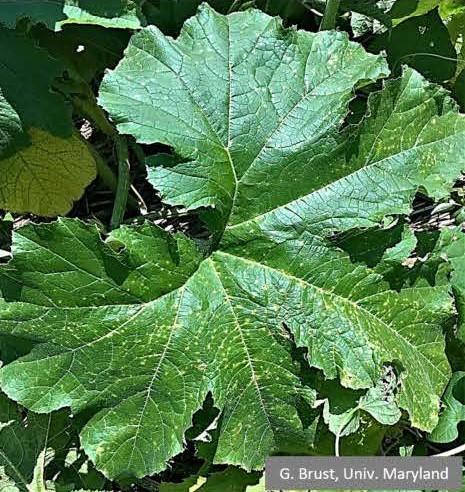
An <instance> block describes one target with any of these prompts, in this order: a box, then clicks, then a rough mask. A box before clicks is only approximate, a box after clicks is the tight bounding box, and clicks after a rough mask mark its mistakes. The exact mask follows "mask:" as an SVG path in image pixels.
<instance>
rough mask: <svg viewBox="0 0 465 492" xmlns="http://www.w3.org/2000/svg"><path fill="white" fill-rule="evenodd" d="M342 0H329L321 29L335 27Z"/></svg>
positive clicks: (326, 29) (325, 29) (327, 29)
mask: <svg viewBox="0 0 465 492" xmlns="http://www.w3.org/2000/svg"><path fill="white" fill-rule="evenodd" d="M340 3H341V0H327V1H326V8H325V13H324V15H323V19H322V21H321V24H320V31H329V30H331V29H335V27H336V19H337V14H338V12H339V5H340Z"/></svg>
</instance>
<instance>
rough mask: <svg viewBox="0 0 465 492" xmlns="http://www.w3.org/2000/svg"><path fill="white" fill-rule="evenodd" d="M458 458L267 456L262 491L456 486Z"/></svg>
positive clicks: (459, 479)
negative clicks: (264, 489)
mask: <svg viewBox="0 0 465 492" xmlns="http://www.w3.org/2000/svg"><path fill="white" fill-rule="evenodd" d="M461 487H462V458H460V457H450V458H449V457H448V458H443V457H417V456H415V457H405V458H402V457H398V458H397V457H372V456H370V457H358V458H349V457H347V458H346V457H340V458H336V457H308V456H307V457H305V456H304V457H302V456H300V457H298V456H296V457H287V456H274V457H272V458H268V459H267V461H266V469H265V488H266V490H291V489H293V490H308V489H313V490H318V489H359V490H360V489H362V490H363V489H384V490H389V489H404V490H405V489H406V490H418V489H443V490H444V489H449V490H454V489H460V488H461Z"/></svg>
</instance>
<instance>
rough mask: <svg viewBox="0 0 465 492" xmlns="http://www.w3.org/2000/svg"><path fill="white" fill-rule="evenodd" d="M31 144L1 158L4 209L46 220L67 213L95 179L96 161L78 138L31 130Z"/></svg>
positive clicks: (0, 191)
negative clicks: (37, 216)
mask: <svg viewBox="0 0 465 492" xmlns="http://www.w3.org/2000/svg"><path fill="white" fill-rule="evenodd" d="M29 137H30V141H31V144H30V145H29V146H27V147H26V148H19V149H18V151H17V152H15V153H13V154H12V155H11V156H7V157H4V158H3V159H2V158H0V208H6V209H9V210H14V211H15V212H32V213H34V214H37V215H42V216H55V215H59V214H65V213H67V212H68V211H69V210H70V209H71V207H72V205H73V201H74V200H77V199H78V198H80V197H81V195H82V193H83V191H84V188H85V187H86V186H87V185H88V184H89V183H90V182H91V181H93V180H94V179H95V161H94V158H93V156H92V154H91V152H90V150H89V148H88V147H87V145H86V144H85V143H84V142H83V141H81V139H80V138H79V137H77V136H71V137H69V138H60V137H55V136H53V135H51V134H48V133H46V132H44V131H43V130H39V129H34V128H31V129H30V130H29Z"/></svg>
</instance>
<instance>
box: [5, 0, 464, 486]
mask: <svg viewBox="0 0 465 492" xmlns="http://www.w3.org/2000/svg"><path fill="white" fill-rule="evenodd" d="M386 72H387V69H386V64H385V62H384V60H383V59H382V58H381V57H377V56H373V55H369V54H367V53H366V52H364V51H363V49H362V48H361V47H360V46H358V45H356V44H354V43H351V42H349V41H348V39H347V36H346V35H344V34H340V33H336V32H324V33H319V34H312V33H305V32H303V31H295V30H285V29H283V28H282V26H281V25H280V23H279V21H277V20H275V19H272V18H270V17H268V16H267V15H265V14H263V13H260V12H258V11H248V12H244V13H236V14H231V15H229V16H227V17H224V16H221V15H219V14H217V13H215V12H214V11H213V10H212V9H211V8H210V7H208V6H203V7H202V8H201V10H200V11H199V14H198V15H197V16H196V17H195V18H194V19H192V20H190V21H188V23H187V24H186V26H185V28H184V30H183V32H182V33H181V36H180V38H179V39H178V40H177V41H173V40H172V39H171V38H167V37H165V36H164V35H163V34H161V32H160V31H159V30H157V29H156V28H153V27H150V28H147V29H145V30H143V31H142V32H141V33H139V34H137V35H136V36H135V37H134V38H133V40H132V42H131V44H130V46H129V48H128V50H127V51H126V56H125V58H124V60H123V61H122V62H121V63H120V65H119V66H118V67H117V68H116V69H115V71H114V72H112V73H110V74H109V75H107V76H106V78H105V80H104V82H103V84H102V89H101V94H100V101H101V103H102V104H103V105H104V107H105V108H106V109H107V110H108V111H109V112H110V114H111V116H112V117H113V119H114V120H115V121H116V123H117V124H118V127H119V129H120V131H122V132H124V133H130V134H132V135H134V136H135V137H136V138H137V139H138V140H139V141H141V142H145V143H154V142H162V143H165V144H168V145H171V146H172V147H173V148H174V150H175V156H174V157H171V158H170V159H169V161H170V162H171V167H163V168H151V170H150V178H151V180H152V182H153V184H154V186H155V187H157V188H158V189H160V190H161V191H162V193H163V196H164V197H165V199H166V200H167V201H169V202H170V203H173V204H182V205H185V206H187V207H188V208H190V209H194V208H198V207H201V206H202V207H210V208H209V209H208V210H206V211H204V217H205V219H206V220H207V221H208V223H209V225H210V227H211V228H212V230H213V233H214V236H215V241H214V244H213V252H212V253H211V254H210V256H208V257H207V258H203V257H202V255H201V254H200V253H199V252H198V249H197V247H196V245H195V244H194V243H193V242H192V241H190V240H188V239H186V238H185V237H183V236H180V235H177V236H174V237H172V236H169V235H168V234H166V233H164V232H163V231H161V230H159V229H157V228H155V227H153V226H151V225H149V224H146V225H143V226H138V227H124V228H122V229H119V230H116V231H114V232H113V233H112V234H111V235H110V237H109V238H108V239H107V240H106V241H102V239H101V237H100V234H99V232H98V230H97V229H96V228H95V227H91V226H86V225H84V224H82V223H81V222H79V221H73V220H60V221H58V222H55V223H52V224H44V225H38V226H36V225H32V226H29V227H26V228H23V229H21V230H19V231H16V233H15V236H14V245H13V255H14V258H13V260H12V261H11V262H10V263H9V264H8V265H7V266H6V267H4V268H3V269H2V270H1V275H0V288H1V291H2V294H3V301H2V303H1V304H0V333H4V334H14V335H16V336H18V337H24V338H28V339H32V340H33V341H34V342H35V344H36V345H35V348H34V349H33V350H32V351H31V353H30V354H29V355H27V356H25V357H22V358H20V359H18V360H17V361H15V362H13V363H11V364H9V365H7V366H5V367H4V368H3V369H2V370H1V385H2V387H3V388H4V390H5V391H6V392H7V394H8V395H9V396H10V397H12V398H14V399H15V400H17V401H20V402H21V403H22V404H24V405H25V406H27V407H28V408H31V409H33V410H35V411H38V412H50V411H52V410H54V409H58V408H62V407H65V406H71V407H72V408H73V410H74V411H82V410H87V411H89V412H90V413H93V417H92V418H91V419H90V420H89V421H88V423H87V424H86V425H85V427H84V428H83V430H82V433H81V440H82V444H83V446H84V448H85V450H86V452H87V453H88V455H89V456H90V458H91V459H92V460H93V461H94V462H95V463H96V465H97V467H98V468H99V469H100V470H102V471H103V472H104V473H105V474H106V475H107V476H109V477H115V476H120V475H124V474H132V475H137V476H139V477H140V476H144V475H148V474H152V473H154V472H157V471H161V470H163V469H164V468H165V466H166V462H167V460H169V459H170V458H171V457H173V456H174V455H176V454H178V453H179V452H181V451H182V450H183V448H184V434H185V432H186V430H187V429H188V428H189V427H191V424H192V416H193V414H194V413H195V412H196V411H197V410H198V409H199V408H201V406H202V404H203V402H204V400H205V398H206V396H207V394H208V393H210V394H211V396H212V398H213V401H214V404H215V406H216V407H217V408H218V409H219V410H220V412H221V414H222V415H221V419H220V420H219V421H218V443H217V447H216V450H215V454H214V462H215V463H227V464H233V465H239V466H242V467H244V468H245V469H247V470H251V469H258V468H261V467H262V466H263V463H264V459H265V457H266V456H267V455H269V454H272V453H276V452H280V451H281V452H292V453H296V452H299V451H300V452H306V450H307V449H308V446H309V445H310V444H311V443H310V440H309V432H307V429H306V426H307V425H309V422H308V418H307V416H308V415H309V414H310V413H309V412H310V407H311V406H312V405H313V403H314V396H315V395H314V391H313V390H312V388H309V387H308V386H306V385H305V384H304V383H303V382H302V380H301V379H300V377H299V375H300V367H299V364H297V363H295V362H294V358H293V357H294V355H295V354H294V352H295V351H294V350H293V349H294V348H295V345H297V346H299V347H305V348H306V349H307V350H308V361H309V364H310V365H311V366H313V367H316V368H319V369H321V370H322V371H323V373H324V375H325V377H327V378H332V379H333V378H337V377H339V378H340V380H341V382H342V384H343V385H344V386H348V387H350V388H354V389H362V388H368V389H369V388H371V387H373V386H375V384H376V382H377V381H378V380H379V377H380V375H381V374H382V372H383V367H384V365H385V363H387V362H389V363H392V364H393V365H394V366H395V367H396V369H397V370H398V372H399V377H400V380H401V385H400V389H399V391H398V393H397V395H396V404H397V405H398V406H400V407H401V408H404V409H405V410H406V411H407V412H408V414H409V416H410V418H411V421H412V424H413V425H414V426H416V427H418V428H420V429H424V430H432V429H433V428H434V427H435V426H436V424H437V421H438V411H439V396H440V395H441V394H442V393H443V391H444V389H445V386H446V385H447V382H448V380H449V377H450V368H449V365H448V361H447V358H446V356H445V352H444V339H443V336H442V326H443V323H445V322H446V321H448V320H449V318H450V316H451V315H452V312H453V309H452V299H451V297H450V295H449V292H448V288H447V287H443V286H440V287H435V288H430V287H426V288H421V289H420V288H411V289H405V290H403V291H401V292H400V293H397V292H393V291H390V290H389V289H388V286H387V285H386V284H385V283H384V282H383V280H382V277H381V276H379V275H378V274H376V273H375V272H373V271H372V270H370V269H368V268H366V267H364V266H362V265H354V264H353V263H352V262H351V260H350V258H349V256H348V255H347V254H345V253H343V252H342V251H341V250H339V249H338V248H336V247H335V246H334V245H333V242H332V241H331V237H332V235H333V233H334V232H337V231H340V232H342V231H347V230H350V229H351V228H354V227H357V228H360V227H377V226H379V225H380V223H382V222H383V220H384V219H386V218H388V216H391V215H395V214H406V213H408V212H409V211H410V208H411V202H412V199H413V197H414V195H415V193H416V191H417V190H418V189H419V188H424V189H425V190H426V191H427V192H428V193H429V194H430V195H431V196H434V197H438V198H440V197H442V196H445V195H447V194H448V193H449V191H450V188H451V185H452V183H453V182H454V180H455V177H456V176H457V175H458V174H459V172H460V170H461V169H462V168H463V167H465V162H464V159H465V158H464V156H463V153H462V152H460V150H461V149H462V148H463V145H464V144H465V121H464V119H463V118H462V116H461V115H459V114H458V113H457V110H456V107H455V105H454V104H453V103H452V102H451V100H450V99H449V98H448V97H447V95H446V94H445V92H444V91H442V90H441V89H439V88H437V87H435V86H430V85H429V84H428V83H427V82H425V81H424V79H422V77H421V76H419V75H418V74H417V73H416V72H413V71H407V72H406V73H405V74H404V76H403V78H402V79H399V80H397V81H393V82H390V83H388V84H386V87H385V88H384V90H383V91H381V92H380V93H378V94H376V95H374V96H373V97H372V98H371V99H370V101H369V110H368V113H367V114H368V116H367V117H366V118H365V119H364V120H363V122H362V123H361V125H360V126H359V127H355V128H352V127H351V128H349V129H346V130H344V129H343V128H342V123H343V121H344V118H345V116H346V115H347V113H348V104H349V101H350V99H351V98H352V97H353V91H354V88H355V87H359V86H361V85H363V84H365V83H366V82H367V81H369V80H375V79H376V78H378V77H379V76H380V75H382V74H385V73H386ZM156 160H157V158H154V159H153V161H155V162H156ZM162 160H163V161H164V162H165V163H166V161H167V159H166V157H165V158H164V159H162ZM44 265H46V267H44ZM304 422H305V423H304Z"/></svg>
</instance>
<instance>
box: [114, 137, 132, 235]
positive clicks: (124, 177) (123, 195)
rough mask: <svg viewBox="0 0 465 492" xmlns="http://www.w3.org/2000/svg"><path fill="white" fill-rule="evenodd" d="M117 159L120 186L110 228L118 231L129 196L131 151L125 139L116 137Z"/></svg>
mask: <svg viewBox="0 0 465 492" xmlns="http://www.w3.org/2000/svg"><path fill="white" fill-rule="evenodd" d="M115 144H116V157H117V159H118V185H117V187H116V196H115V203H114V205H113V213H112V215H111V222H110V227H111V228H112V229H116V228H117V227H119V226H120V224H121V222H123V219H124V214H125V212H126V205H127V202H128V195H129V186H130V182H129V168H130V165H129V151H128V144H127V142H126V140H125V138H123V137H120V136H117V137H115Z"/></svg>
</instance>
